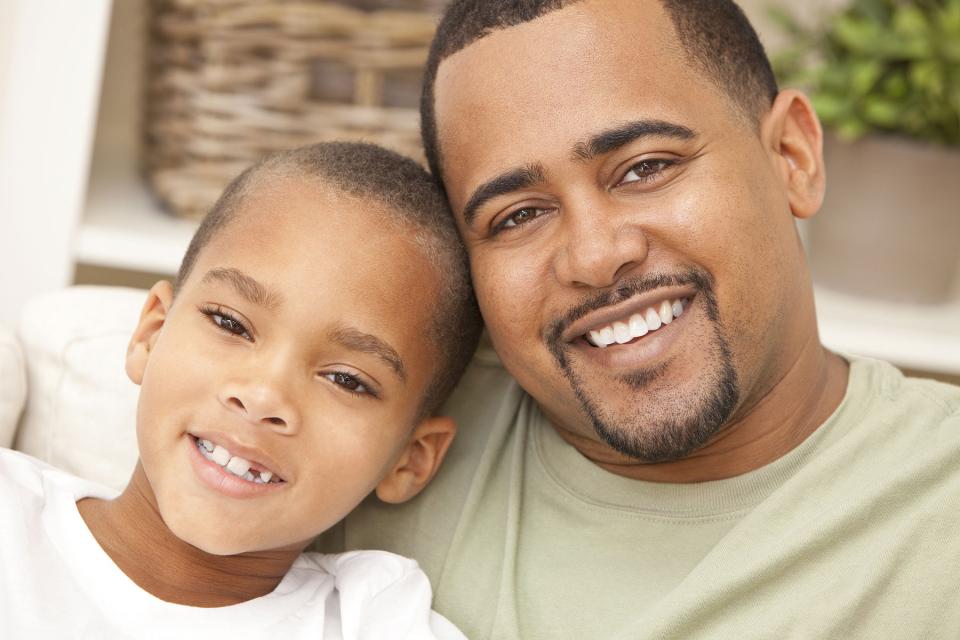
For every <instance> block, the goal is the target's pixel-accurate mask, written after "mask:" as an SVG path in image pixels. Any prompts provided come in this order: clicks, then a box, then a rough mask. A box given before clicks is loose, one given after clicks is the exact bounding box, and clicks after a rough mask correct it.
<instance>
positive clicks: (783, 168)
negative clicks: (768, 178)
mask: <svg viewBox="0 0 960 640" xmlns="http://www.w3.org/2000/svg"><path fill="white" fill-rule="evenodd" d="M761 137H762V140H763V143H764V147H765V148H766V149H767V150H768V152H769V153H770V154H771V155H772V157H773V159H774V162H775V166H776V170H777V171H778V172H779V173H780V175H781V177H782V178H783V181H784V185H785V186H786V188H787V197H788V198H789V200H790V210H791V211H792V212H793V215H794V216H796V217H797V218H804V219H805V218H810V217H812V216H813V215H814V214H816V213H817V211H819V210H820V206H821V205H822V204H823V196H824V192H825V191H826V173H825V167H824V162H823V129H822V128H821V126H820V120H819V119H818V118H817V114H816V111H814V108H813V105H812V104H811V103H810V100H809V99H808V98H807V97H806V96H805V95H804V94H803V93H801V92H799V91H795V90H793V89H787V90H784V91H781V92H780V94H779V95H777V98H776V100H774V102H773V106H772V107H771V108H770V111H769V112H767V115H766V116H764V118H763V121H762V123H761Z"/></svg>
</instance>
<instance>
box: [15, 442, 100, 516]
mask: <svg viewBox="0 0 960 640" xmlns="http://www.w3.org/2000/svg"><path fill="white" fill-rule="evenodd" d="M52 487H56V489H57V490H59V491H64V492H67V493H70V494H72V495H73V496H74V497H75V498H76V499H79V498H82V497H88V496H96V497H102V498H109V497H113V495H112V494H113V493H115V492H113V491H112V490H110V489H107V488H105V487H101V486H100V485H98V484H96V483H94V482H90V481H87V480H83V479H81V478H78V477H76V476H72V475H70V474H69V473H66V472H65V471H62V470H60V469H57V468H56V467H54V466H52V465H50V464H48V463H46V462H43V461H42V460H38V459H37V458H34V457H33V456H29V455H27V454H25V453H21V452H20V451H13V450H12V449H5V448H0V508H2V509H3V510H4V511H9V510H11V509H13V510H21V511H24V510H27V511H30V510H40V509H42V508H43V507H44V505H45V503H46V502H47V500H48V499H49V497H50V496H49V495H48V494H49V492H50V490H51V488H52Z"/></svg>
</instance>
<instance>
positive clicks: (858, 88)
mask: <svg viewBox="0 0 960 640" xmlns="http://www.w3.org/2000/svg"><path fill="white" fill-rule="evenodd" d="M881 74H883V64H881V63H880V61H879V60H857V61H856V62H854V64H853V67H852V69H851V73H850V76H851V77H850V90H851V91H852V92H853V93H854V94H855V95H858V96H862V95H865V94H866V93H869V91H870V90H871V89H873V86H874V85H875V84H876V83H877V80H879V79H880V76H881Z"/></svg>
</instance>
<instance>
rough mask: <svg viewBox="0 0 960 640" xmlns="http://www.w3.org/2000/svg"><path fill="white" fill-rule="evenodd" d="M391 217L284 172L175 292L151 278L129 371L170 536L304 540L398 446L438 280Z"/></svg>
mask: <svg viewBox="0 0 960 640" xmlns="http://www.w3.org/2000/svg"><path fill="white" fill-rule="evenodd" d="M389 215H390V214H389V212H386V211H383V207H382V206H378V205H376V204H374V203H371V202H368V201H361V200H359V199H356V198H353V197H349V196H346V195H343V194H341V193H339V192H337V191H335V190H334V189H332V188H327V187H324V186H320V185H316V184H311V183H310V182H308V181H305V180H300V181H293V180H281V181H280V183H279V185H278V186H274V187H270V188H267V187H262V188H260V189H258V190H257V191H255V192H254V193H253V194H251V195H249V196H247V197H246V198H245V200H244V201H243V202H242V204H241V205H240V211H239V212H238V215H237V216H236V218H235V219H233V220H231V221H230V222H229V223H228V224H227V226H226V227H224V228H223V229H222V230H221V231H220V232H218V235H217V236H216V237H215V238H213V239H212V240H211V241H210V243H209V244H208V245H207V246H206V248H204V250H203V252H202V253H201V254H200V256H199V258H198V261H197V263H196V265H195V266H194V269H193V271H192V272H191V275H190V276H189V277H188V278H187V280H186V282H185V283H183V285H182V287H181V289H180V290H179V291H178V292H177V294H176V297H175V299H173V298H172V297H171V295H170V293H171V292H170V290H169V285H166V286H167V289H166V290H165V289H164V288H163V286H161V285H158V287H159V288H158V287H155V288H154V292H153V294H152V296H151V299H150V300H149V301H148V303H147V309H146V312H145V314H144V319H143V320H142V321H141V329H140V330H138V331H139V332H140V334H141V336H140V338H139V340H140V343H142V344H144V345H146V347H145V349H144V354H145V355H144V356H143V357H142V363H141V362H139V361H138V360H137V357H136V355H135V353H136V352H135V349H134V347H132V353H134V356H132V357H131V360H132V361H133V364H132V365H131V364H130V362H128V371H130V372H131V376H132V377H133V378H134V379H135V380H137V379H138V378H139V380H140V383H141V387H142V389H141V396H140V405H139V413H138V440H139V444H140V454H141V463H142V469H143V473H144V474H145V476H146V478H147V479H148V480H149V487H150V488H151V489H152V491H153V493H154V495H155V499H156V504H157V508H158V509H159V512H160V514H161V516H162V518H163V521H164V522H165V523H166V525H167V526H168V527H169V528H170V530H171V531H172V532H173V533H174V534H175V535H176V536H177V537H178V538H180V539H181V540H183V541H185V542H188V543H190V544H192V545H194V546H196V547H198V548H200V549H202V550H204V551H207V552H210V553H215V554H218V555H227V554H239V553H244V552H249V551H261V550H269V549H281V548H296V549H297V550H299V549H302V548H303V547H304V546H305V545H306V544H307V543H308V542H309V541H310V540H311V539H312V538H313V537H314V536H316V535H317V534H318V533H320V532H322V531H324V530H325V529H327V528H329V527H330V526H332V525H333V524H334V523H336V522H337V521H338V520H340V519H341V518H342V517H343V516H344V515H346V514H347V513H348V512H349V511H350V510H351V509H352V508H353V507H354V506H356V505H357V504H358V503H359V502H360V501H361V500H362V499H363V498H364V497H365V496H367V495H368V494H369V493H370V492H371V491H373V490H374V489H375V488H378V486H379V485H380V484H381V481H383V480H384V478H385V477H386V476H388V474H390V473H391V472H392V470H393V469H394V467H395V466H396V465H397V463H398V460H401V459H403V457H404V455H406V453H405V452H406V448H407V444H408V442H409V441H410V438H411V433H412V430H413V429H414V427H415V426H416V421H417V419H418V411H419V406H420V401H421V399H422V398H423V395H424V392H425V389H426V388H427V385H428V384H429V383H430V380H431V376H432V375H433V362H434V358H435V355H434V354H433V353H431V349H430V348H424V344H423V343H424V339H423V335H422V328H423V327H424V326H426V325H427V324H428V323H429V322H430V318H431V317H430V310H431V309H432V308H433V306H434V299H435V297H436V295H437V290H438V288H437V282H438V278H437V276H436V275H435V273H434V269H433V267H432V266H431V265H430V264H429V263H428V262H427V260H426V259H425V257H424V256H423V254H422V250H421V249H419V248H418V247H417V246H416V245H415V244H414V243H413V241H411V240H409V239H408V237H409V235H408V234H403V233H398V229H397V228H395V227H394V225H392V224H391V223H390V222H389ZM137 340H138V338H137V336H135V338H134V345H136V344H137Z"/></svg>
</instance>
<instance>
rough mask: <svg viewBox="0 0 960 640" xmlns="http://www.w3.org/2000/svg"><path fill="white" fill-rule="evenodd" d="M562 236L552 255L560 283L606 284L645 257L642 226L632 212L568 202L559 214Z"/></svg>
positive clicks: (590, 203)
mask: <svg viewBox="0 0 960 640" xmlns="http://www.w3.org/2000/svg"><path fill="white" fill-rule="evenodd" d="M562 225H563V226H562V229H563V239H562V242H561V246H560V248H559V251H558V253H557V257H556V266H555V269H556V274H557V278H558V280H560V282H561V283H562V284H565V285H569V286H576V287H593V288H598V289H601V288H604V287H608V286H610V285H612V284H614V283H616V282H617V281H618V280H620V279H621V278H623V277H624V276H625V275H627V273H629V272H630V270H632V269H633V268H635V267H637V266H639V265H640V264H641V263H643V261H644V260H646V259H647V254H648V252H649V246H648V242H647V235H646V232H645V230H644V229H643V227H642V226H641V225H640V224H639V223H638V222H637V221H636V220H635V219H633V217H632V216H629V215H627V214H625V213H623V212H618V211H616V210H612V209H611V208H609V207H606V208H605V207H604V203H600V202H596V201H587V200H585V201H582V202H578V203H575V204H573V205H568V207H567V210H566V211H565V212H564V215H563V222H562Z"/></svg>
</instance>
